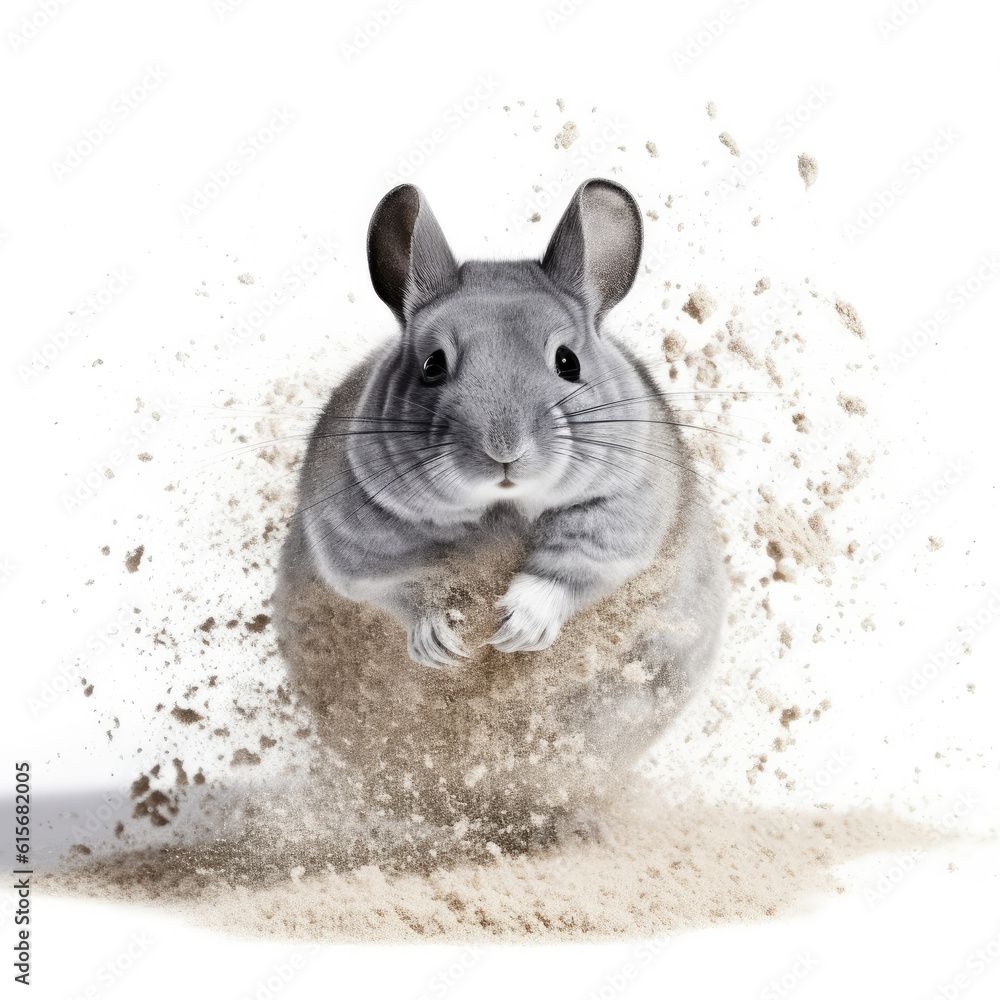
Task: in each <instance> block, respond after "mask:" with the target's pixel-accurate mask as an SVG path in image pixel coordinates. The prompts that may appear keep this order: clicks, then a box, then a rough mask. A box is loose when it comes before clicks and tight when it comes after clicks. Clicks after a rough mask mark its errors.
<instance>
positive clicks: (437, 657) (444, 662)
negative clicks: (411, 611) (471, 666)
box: [406, 611, 469, 668]
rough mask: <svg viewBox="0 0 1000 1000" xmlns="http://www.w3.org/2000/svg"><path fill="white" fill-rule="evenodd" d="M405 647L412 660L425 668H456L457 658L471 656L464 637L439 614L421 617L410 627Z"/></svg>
mask: <svg viewBox="0 0 1000 1000" xmlns="http://www.w3.org/2000/svg"><path fill="white" fill-rule="evenodd" d="M406 645H407V650H408V651H409V654H410V659H411V660H413V661H414V663H421V664H423V665H424V666H425V667H438V668H439V667H455V666H458V660H457V659H456V657H465V656H468V655H469V651H468V650H467V649H466V648H465V645H464V643H463V642H462V639H461V637H460V636H459V634H458V633H457V632H456V631H455V630H454V629H453V628H452V627H451V625H449V624H448V618H447V616H446V615H445V614H444V613H443V612H440V611H427V612H425V613H423V614H422V615H420V616H419V617H418V618H417V619H416V621H415V622H413V624H412V625H411V626H410V628H409V631H408V633H407V642H406Z"/></svg>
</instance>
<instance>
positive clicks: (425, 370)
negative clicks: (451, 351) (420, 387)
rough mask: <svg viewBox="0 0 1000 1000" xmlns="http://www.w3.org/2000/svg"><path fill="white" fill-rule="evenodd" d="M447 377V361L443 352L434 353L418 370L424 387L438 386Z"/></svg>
mask: <svg viewBox="0 0 1000 1000" xmlns="http://www.w3.org/2000/svg"><path fill="white" fill-rule="evenodd" d="M447 377H448V359H447V358H446V357H445V354H444V351H435V352H434V353H433V354H432V355H431V356H430V357H429V358H428V359H427V360H426V361H425V362H424V364H423V367H422V368H421V369H420V378H421V379H422V380H423V383H424V385H440V384H441V383H442V382H443V381H444V380H445V379H446V378H447Z"/></svg>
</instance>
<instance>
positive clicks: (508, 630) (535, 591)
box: [488, 573, 573, 653]
mask: <svg viewBox="0 0 1000 1000" xmlns="http://www.w3.org/2000/svg"><path fill="white" fill-rule="evenodd" d="M496 606H497V608H499V609H500V611H502V612H503V616H504V617H503V624H502V625H501V626H500V628H499V629H497V631H496V634H495V635H494V636H493V637H492V638H491V639H489V640H488V642H489V644H490V645H492V646H495V647H496V648H497V649H499V650H500V651H501V652H504V653H518V652H529V651H532V650H537V649H546V648H548V647H549V646H551V645H552V643H553V642H555V639H556V636H558V635H559V630H560V629H561V628H562V626H563V622H565V621H566V619H567V618H569V616H570V615H571V614H572V613H573V606H572V601H571V599H570V596H569V593H568V592H567V590H566V588H565V587H563V586H562V584H560V583H556V581H555V580H546V579H544V578H543V577H540V576H534V575H533V574H531V573H518V574H517V576H515V577H514V579H513V580H512V581H511V584H510V586H509V587H508V588H507V593H506V594H504V596H503V597H501V598H500V600H499V601H497V605H496Z"/></svg>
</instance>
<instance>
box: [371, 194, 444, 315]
mask: <svg viewBox="0 0 1000 1000" xmlns="http://www.w3.org/2000/svg"><path fill="white" fill-rule="evenodd" d="M368 270H369V271H370V272H371V276H372V284H373V285H374V286H375V291H376V292H377V293H378V296H379V298H380V299H381V300H382V301H383V302H384V303H385V304H386V305H387V306H388V307H389V308H390V309H391V310H392V311H393V313H395V315H396V318H397V319H398V320H399V322H400V323H402V324H403V325H405V324H406V321H407V320H408V319H409V318H410V317H411V316H412V315H413V313H414V312H415V311H416V309H417V308H418V307H419V306H421V305H423V304H424V303H426V302H428V301H430V299H432V298H434V297H435V296H437V295H440V294H441V293H442V292H446V291H448V290H449V289H451V288H453V287H454V286H455V285H456V284H457V281H458V264H457V263H456V262H455V258H454V256H453V255H452V252H451V249H450V248H449V246H448V241H447V240H446V239H445V238H444V233H442V232H441V227H440V226H439V225H438V221H437V219H435V218H434V213H433V212H432V211H431V210H430V206H429V205H428V204H427V200H426V199H425V198H424V196H423V194H422V193H421V191H420V189H419V188H417V187H414V186H413V185H412V184H400V185H399V186H398V187H394V188H393V189H392V190H391V191H390V192H389V193H388V194H387V195H386V196H385V197H384V198H383V199H382V200H381V201H380V202H379V203H378V207H377V208H376V209H375V212H374V214H373V215H372V221H371V224H370V225H369V226H368Z"/></svg>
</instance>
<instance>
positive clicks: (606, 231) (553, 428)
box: [283, 179, 721, 669]
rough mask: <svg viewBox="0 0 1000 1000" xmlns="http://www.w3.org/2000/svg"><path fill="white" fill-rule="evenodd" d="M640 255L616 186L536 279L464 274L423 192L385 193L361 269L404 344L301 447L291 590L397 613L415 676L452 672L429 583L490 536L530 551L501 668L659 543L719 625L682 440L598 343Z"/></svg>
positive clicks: (505, 600)
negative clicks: (308, 584)
mask: <svg viewBox="0 0 1000 1000" xmlns="http://www.w3.org/2000/svg"><path fill="white" fill-rule="evenodd" d="M641 248H642V216H641V213H640V211H639V208H638V206H637V204H636V202H635V201H634V199H633V198H632V196H631V195H630V194H629V193H628V191H626V190H625V188H623V187H622V186H621V185H619V184H616V183H614V182H612V181H608V180H603V179H592V180H588V181H585V182H584V183H583V184H581V185H580V187H579V188H578V189H577V191H576V193H575V194H574V196H573V199H572V201H571V202H570V205H569V207H568V208H567V209H566V212H565V214H564V215H563V216H562V218H561V220H560V221H559V223H558V225H557V226H556V229H555V232H554V234H553V235H552V238H551V240H550V242H549V244H548V247H547V249H546V251H545V254H544V256H543V257H542V259H541V261H537V260H519V261H482V260H470V261H467V262H465V263H463V264H459V263H458V262H457V261H456V259H455V257H454V255H453V253H452V251H451V249H450V248H449V246H448V243H447V241H446V239H445V237H444V235H443V233H442V231H441V228H440V226H439V225H438V222H437V220H436V219H435V217H434V215H433V213H432V212H431V210H430V207H429V206H428V204H427V201H426V199H425V198H424V195H423V194H422V193H421V191H420V190H419V189H418V188H416V187H414V186H413V185H409V184H403V185H400V186H399V187H396V188H394V189H393V190H392V191H390V192H389V193H388V194H387V195H386V196H385V197H384V198H383V199H382V201H381V202H380V203H379V205H378V207H377V208H376V210H375V213H374V215H373V217H372V220H371V225H370V228H369V233H368V263H369V268H370V272H371V278H372V283H373V285H374V287H375V291H376V292H377V293H378V295H379V296H380V297H381V298H382V300H383V301H384V302H385V303H386V304H387V305H388V306H389V308H390V309H391V310H392V312H393V314H394V315H395V317H396V319H397V320H398V322H399V325H400V335H399V336H397V337H395V338H393V339H392V340H391V341H390V342H389V343H387V344H386V345H385V346H384V347H383V348H382V349H380V350H378V351H377V352H375V353H374V354H373V355H372V356H371V357H369V358H368V359H367V360H366V361H364V362H363V363H362V364H361V365H359V366H358V367H357V368H355V369H354V370H353V371H352V372H351V373H350V374H349V375H348V376H347V377H346V378H345V379H344V380H343V382H342V383H341V384H340V385H339V386H337V388H336V389H335V390H334V391H333V394H332V398H331V400H330V402H329V404H328V406H327V408H326V410H325V411H324V412H323V414H322V416H321V417H320V419H319V421H318V423H317V425H316V427H315V429H314V431H313V433H312V437H311V440H310V442H309V446H308V450H307V453H306V455H305V459H304V463H303V466H302V471H301V478H300V482H299V504H298V509H297V512H296V514H295V517H294V518H293V522H292V528H291V533H290V536H289V538H288V540H287V542H286V544H285V549H284V553H283V573H284V575H285V576H286V578H294V579H296V580H298V581H305V580H311V581H314V582H317V583H322V584H324V585H326V586H328V587H330V588H333V590H335V591H336V592H337V593H338V594H340V595H342V596H344V597H347V598H349V599H351V600H353V601H359V602H369V603H371V604H373V605H375V606H377V607H379V608H382V609H384V610H386V611H388V612H390V613H391V614H392V615H393V616H394V618H395V619H396V620H397V621H398V622H399V625H400V627H401V628H402V629H405V630H406V634H407V647H408V651H409V656H410V658H411V659H412V660H413V661H415V663H417V664H421V665H423V666H425V667H443V666H447V667H454V666H457V665H458V664H459V663H460V662H461V660H462V659H463V658H464V657H467V656H468V655H470V650H469V648H468V643H467V642H466V641H465V640H464V639H463V636H462V633H461V629H460V628H458V627H456V624H455V623H454V621H453V620H450V619H449V616H448V614H447V611H446V609H445V608H443V607H442V606H441V602H440V601H438V600H435V599H434V597H433V595H432V594H431V592H430V591H431V589H432V588H435V587H436V588H439V587H440V573H437V574H435V572H434V571H435V569H440V568H441V567H445V566H447V565H448V557H449V554H451V553H454V552H455V551H459V550H463V549H464V550H466V551H467V550H468V549H469V548H470V547H471V548H473V549H474V548H475V546H476V544H477V540H480V539H483V540H485V539H487V538H491V537H496V534H497V531H498V530H500V529H499V528H498V527H497V525H498V524H503V525H506V526H507V529H505V530H509V526H510V525H511V524H514V525H516V528H515V532H516V533H517V534H518V535H519V537H520V538H521V539H522V541H523V544H524V549H525V555H524V559H523V564H522V565H521V566H520V568H519V570H518V571H517V572H516V574H515V575H514V576H513V578H512V579H510V580H509V584H508V585H507V587H506V592H505V593H503V595H502V596H501V597H500V599H499V600H498V601H497V603H496V614H497V622H496V630H495V632H494V633H493V634H492V636H490V637H489V639H488V642H489V643H490V644H491V645H492V646H493V647H495V648H496V649H497V650H500V651H502V652H505V653H514V652H519V651H522V652H523V651H536V650H542V649H545V648H546V647H548V646H549V645H550V644H551V643H552V642H553V640H555V639H556V637H557V636H558V635H559V633H560V630H561V629H562V627H563V625H564V624H565V623H566V621H567V620H568V619H570V618H571V617H572V616H573V615H574V614H575V613H577V612H579V611H580V610H581V609H583V608H585V607H587V606H588V605H591V604H592V603H593V602H594V601H595V600H597V599H598V598H601V597H602V596H604V595H606V594H608V593H610V592H611V591H613V590H615V588H618V587H619V586H620V585H621V584H623V583H624V582H625V581H626V580H628V579H630V578H631V577H634V576H635V575H636V574H637V573H638V572H639V571H641V570H642V569H643V568H644V567H647V566H648V565H649V564H650V563H651V561H652V560H654V558H655V557H656V556H657V553H658V552H660V551H661V549H662V547H663V545H664V542H665V540H666V539H667V538H668V537H671V536H672V537H673V540H674V543H675V544H674V545H673V549H674V551H675V553H676V554H675V559H676V558H682V559H683V558H686V559H688V560H689V561H690V562H691V565H689V566H687V565H685V566H682V567H681V569H682V572H681V574H680V575H679V577H678V584H677V586H678V593H677V594H676V595H675V598H676V601H679V602H680V603H681V604H683V605H684V607H685V609H686V610H685V613H689V612H690V611H691V608H692V607H694V611H695V616H696V617H697V615H698V609H697V605H698V602H699V600H702V601H703V602H704V614H703V617H705V618H706V619H707V620H709V621H710V622H711V623H714V622H715V621H716V620H717V619H718V617H719V609H720V607H721V598H720V594H719V590H720V584H719V578H720V575H719V572H718V569H719V565H720V564H721V558H720V557H719V555H718V552H717V550H716V549H715V547H714V540H713V538H712V530H711V528H710V526H709V522H708V520H707V519H706V517H705V513H704V496H703V494H702V491H701V489H700V488H699V486H700V484H699V482H698V476H697V474H696V473H694V472H693V470H691V468H690V466H691V460H690V456H689V453H688V451H687V449H686V447H685V445H684V444H683V442H682V439H681V436H680V432H679V426H680V422H679V421H678V420H677V419H676V416H675V415H674V413H673V412H672V410H671V408H670V398H669V394H667V393H664V392H663V391H661V390H660V389H659V388H658V386H657V384H656V382H655V380H654V379H653V377H652V375H651V374H650V372H649V371H648V370H647V368H646V367H645V366H644V364H643V363H642V362H641V361H639V360H638V359H637V358H636V357H635V356H634V355H633V354H632V352H631V351H629V350H628V349H627V348H626V347H624V346H623V345H622V344H620V343H619V342H618V341H617V340H616V339H615V338H614V337H613V336H612V335H611V334H610V333H609V332H608V331H607V329H606V326H607V323H606V317H607V314H608V312H609V310H611V309H612V307H614V306H615V305H616V304H617V303H618V302H620V301H621V299H622V298H623V297H624V296H625V294H626V293H627V292H628V291H629V289H630V288H631V286H632V284H633V282H634V280H635V276H636V273H637V270H638V267H639V260H640V254H641ZM685 534H688V535H692V536H698V537H692V538H691V539H685V537H684V536H685ZM677 536H680V542H681V543H682V544H679V545H678V544H676V543H677V541H678V538H677ZM706 539H708V540H707V541H706ZM705 631H706V633H707V634H714V631H715V629H714V628H713V627H706V628H705ZM703 645H704V643H703ZM708 645H711V643H709V644H708ZM703 652H704V651H703ZM702 658H703V657H702ZM678 668H679V669H683V668H684V665H683V664H678ZM415 669H416V668H415Z"/></svg>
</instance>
